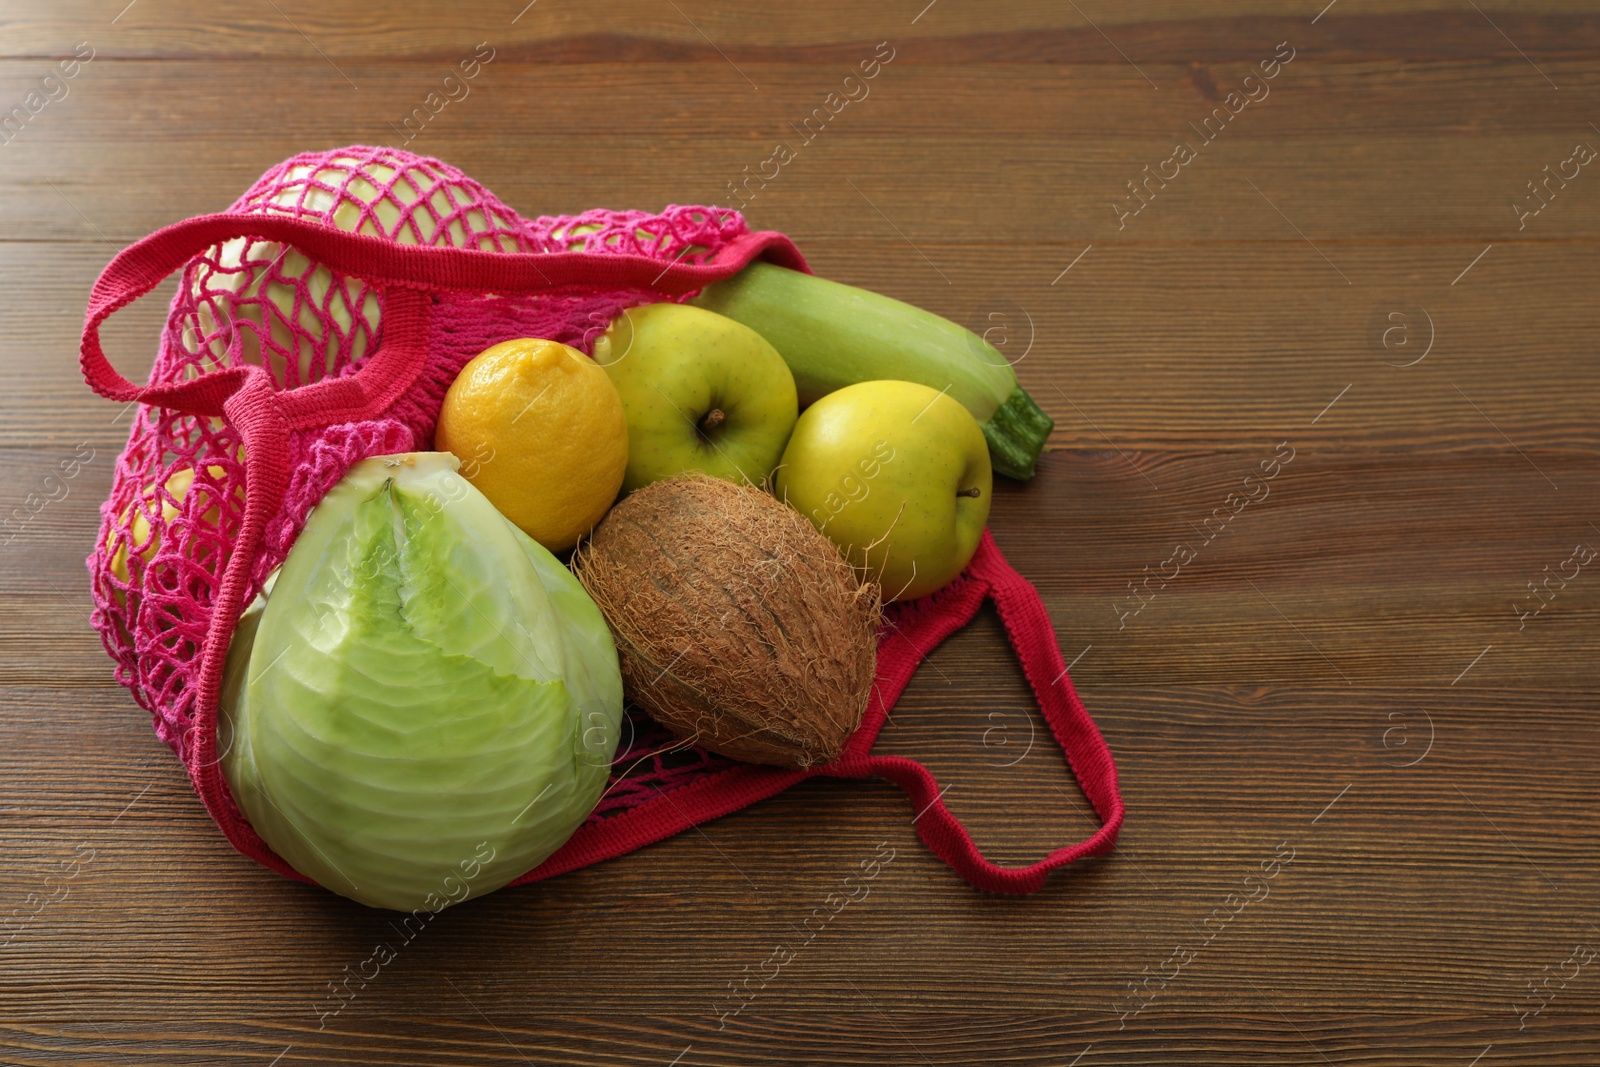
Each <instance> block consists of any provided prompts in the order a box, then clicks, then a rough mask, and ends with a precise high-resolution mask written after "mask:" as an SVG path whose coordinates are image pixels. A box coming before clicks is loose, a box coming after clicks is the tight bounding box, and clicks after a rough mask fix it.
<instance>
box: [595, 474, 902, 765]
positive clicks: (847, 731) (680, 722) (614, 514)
mask: <svg viewBox="0 0 1600 1067" xmlns="http://www.w3.org/2000/svg"><path fill="white" fill-rule="evenodd" d="M573 570H574V571H575V572H576V573H577V575H578V578H579V580H581V581H582V582H583V585H584V588H586V589H588V591H589V595H590V596H592V597H593V598H594V600H595V602H596V603H597V604H598V605H599V606H600V610H601V611H602V612H603V613H604V614H605V617H606V620H607V622H609V623H610V625H611V632H612V635H613V636H614V637H615V639H616V643H617V650H618V655H619V658H620V660H621V664H622V680H623V686H624V689H625V690H626V692H627V694H628V697H629V699H631V700H632V701H633V702H634V703H635V704H637V705H639V706H640V707H641V708H643V709H644V710H645V711H647V712H649V713H650V714H651V715H652V716H653V717H654V718H655V719H656V720H657V721H659V722H661V723H662V724H663V725H665V726H666V727H668V728H669V729H671V730H672V731H673V732H674V733H676V734H678V735H679V736H680V737H682V738H684V739H686V740H688V741H691V742H693V743H695V744H698V745H700V746H702V747H704V748H707V749H710V750H711V751H713V752H718V753H721V754H722V755H724V756H729V757H732V758H733V759H739V760H746V761H749V762H752V763H768V764H773V765H776V766H780V767H799V768H804V767H810V766H812V765H814V764H818V763H826V762H828V761H830V760H832V759H834V758H835V757H837V756H838V755H839V752H840V750H841V749H842V748H843V747H844V743H845V741H846V739H848V738H849V736H850V735H851V734H852V733H853V732H854V731H855V730H856V728H857V727H858V726H860V725H861V716H862V713H863V712H864V711H865V710H866V705H867V697H868V694H869V693H870V691H871V688H872V682H873V677H874V673H875V670H876V658H877V656H876V649H877V643H876V631H877V624H878V619H879V614H880V609H881V600H880V594H879V590H878V588H877V586H876V585H874V584H872V583H870V582H867V583H863V582H862V581H861V580H860V579H859V578H858V576H857V574H856V572H855V571H854V570H853V569H852V568H851V566H850V564H849V563H848V562H847V561H846V560H845V558H844V557H843V556H842V555H841V554H840V552H839V550H838V549H837V548H835V547H834V545H833V543H832V542H831V541H829V540H828V539H827V538H826V537H824V536H823V535H822V534H821V533H819V532H818V531H817V529H816V528H815V527H814V526H812V525H811V523H810V522H809V521H808V520H807V519H806V518H805V517H804V516H803V515H801V514H800V513H799V512H797V511H795V510H794V509H792V508H790V507H788V506H787V505H785V504H782V503H780V502H778V501H777V500H775V499H773V498H772V497H771V496H770V495H769V494H767V493H765V492H763V491H761V490H760V489H757V488H754V487H752V486H748V485H734V484H733V483H731V482H726V481H722V480H720V479H716V478H711V477H707V476H705V475H700V474H693V475H685V476H680V477H677V478H672V479H668V480H666V481H661V482H656V483H653V484H651V485H647V486H645V487H643V488H641V489H639V490H637V491H636V492H634V493H633V494H632V495H630V496H628V497H627V498H626V499H625V500H623V501H622V502H621V503H619V504H617V505H616V506H615V507H614V508H612V509H611V511H610V512H609V513H608V514H607V515H606V518H605V520H604V521H603V522H601V524H600V525H599V527H598V528H597V529H596V530H595V531H594V535H593V537H591V538H590V539H589V540H588V541H587V542H585V543H584V544H583V545H581V546H579V549H578V551H577V552H576V553H575V555H574V557H573Z"/></svg>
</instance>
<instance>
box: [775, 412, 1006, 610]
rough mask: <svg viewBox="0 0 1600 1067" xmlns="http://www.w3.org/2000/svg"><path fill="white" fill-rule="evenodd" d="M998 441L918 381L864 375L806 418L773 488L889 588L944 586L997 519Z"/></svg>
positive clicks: (893, 593) (919, 590) (904, 595)
mask: <svg viewBox="0 0 1600 1067" xmlns="http://www.w3.org/2000/svg"><path fill="white" fill-rule="evenodd" d="M992 490H993V476H992V474H991V472H990V468H989V446H988V444H987V443H986V442H985V441H984V439H983V430H982V429H981V428H980V427H979V426H978V422H977V420H976V419H974V418H973V417H972V415H971V414H970V413H969V412H968V411H967V409H966V408H964V407H962V406H961V404H960V403H959V402H958V401H955V400H952V399H951V398H950V397H949V396H947V395H946V394H944V393H942V392H940V391H938V390H935V389H930V388H929V387H927V386H926V385H918V384H916V383H915V382H898V381H875V382H858V383H857V384H855V385H849V386H846V387H845V388H843V389H839V390H837V391H835V392H832V393H829V394H828V395H826V396H824V397H823V398H822V399H821V400H818V401H817V402H816V403H814V404H812V405H811V406H810V407H808V408H806V410H805V411H804V412H803V413H802V414H801V415H800V420H799V421H798V422H797V423H795V427H794V433H793V434H791V435H790V437H789V447H788V448H786V449H784V452H783V460H782V462H781V463H780V464H779V466H778V473H777V478H776V481H775V485H774V492H776V493H777V495H778V498H779V499H780V500H784V501H786V502H787V503H788V504H790V505H791V506H792V507H794V508H796V509H798V510H799V511H800V513H801V514H803V515H805V516H806V517H807V518H809V519H810V520H811V522H812V523H813V524H814V525H815V526H816V527H817V529H819V530H821V531H822V532H823V533H824V534H826V535H827V536H828V538H829V539H830V540H832V541H833V543H834V544H836V545H838V546H839V548H840V549H841V550H842V551H843V552H844V553H845V555H846V556H847V557H848V558H849V560H850V562H851V563H852V564H854V565H855V566H857V567H860V568H862V569H863V570H864V571H865V572H866V574H867V576H868V577H870V578H872V579H874V580H876V581H877V582H878V583H879V584H880V586H881V587H882V589H883V597H884V599H885V600H911V599H914V598H916V597H919V596H926V595H927V594H929V593H931V592H933V591H934V590H935V589H938V588H939V587H940V586H943V585H944V584H945V583H947V582H948V581H950V579H952V578H954V577H955V576H956V575H958V574H960V573H961V569H962V568H963V567H965V566H966V565H967V561H968V560H970V559H971V558H972V554H973V552H975V551H977V548H978V539H979V538H980V537H982V536H983V527H984V523H986V522H988V521H989V499H990V495H991V492H992Z"/></svg>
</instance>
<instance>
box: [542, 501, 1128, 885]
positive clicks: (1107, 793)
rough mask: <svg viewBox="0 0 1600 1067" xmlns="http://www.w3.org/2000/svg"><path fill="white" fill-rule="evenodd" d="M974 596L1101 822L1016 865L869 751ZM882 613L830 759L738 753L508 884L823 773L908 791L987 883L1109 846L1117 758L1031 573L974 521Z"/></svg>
mask: <svg viewBox="0 0 1600 1067" xmlns="http://www.w3.org/2000/svg"><path fill="white" fill-rule="evenodd" d="M985 599H989V600H993V601H994V603H995V606H996V608H998V609H999V613H1000V620H1001V622H1002V623H1003V624H1004V626H1005V628H1006V636H1007V638H1008V640H1009V641H1010V643H1011V647H1012V648H1013V649H1014V650H1015V651H1016V654H1017V658H1018V660H1019V661H1020V663H1021V664H1022V669H1023V673H1024V674H1025V675H1026V677H1027V679H1028V684H1029V685H1030V686H1031V687H1032V689H1033V693H1034V696H1035V698H1036V699H1037V700H1038V702H1039V709H1040V711H1041V712H1042V713H1043V715H1044V719H1045V722H1046V723H1047V724H1048V725H1049V727H1050V730H1051V733H1052V735H1053V736H1054V737H1055V739H1056V742H1057V743H1058V744H1059V745H1060V746H1061V750H1062V753H1063V755H1064V756H1065V758H1066V763H1067V767H1068V769H1069V770H1071V772H1072V773H1073V775H1074V776H1075V777H1076V778H1077V780H1078V783H1079V785H1080V787H1081V788H1082V790H1083V793H1084V795H1085V796H1086V797H1088V799H1089V802H1090V804H1092V805H1093V806H1094V810H1095V813H1096V814H1097V815H1098V816H1099V817H1100V820H1101V826H1100V828H1099V829H1098V830H1097V831H1095V833H1094V834H1092V835H1091V836H1090V837H1088V838H1087V839H1086V840H1084V841H1080V842H1078V843H1077V844H1071V845H1064V846H1062V847H1060V848H1057V849H1055V850H1053V851H1051V852H1050V854H1049V855H1047V856H1045V857H1044V858H1043V859H1041V860H1039V861H1038V862H1036V863H1032V864H1029V865H1028V866H1025V867H1002V866H1000V865H999V864H997V863H994V862H992V861H991V860H989V859H988V858H987V857H985V856H984V855H983V853H982V851H981V850H980V849H979V848H978V846H977V845H976V844H975V843H974V842H973V840H972V835H971V834H970V833H969V832H968V831H967V828H966V827H965V826H964V825H963V824H962V823H961V820H960V819H958V818H956V816H955V815H954V814H953V813H952V812H951V811H950V809H949V808H948V807H946V806H945V803H944V794H945V793H947V792H948V791H949V790H948V789H943V790H942V789H940V788H939V783H938V782H937V781H936V780H935V779H934V777H933V775H932V774H931V773H930V772H929V771H928V769H927V768H926V767H924V766H923V765H922V764H920V763H918V762H917V761H916V760H913V759H909V758H907V757H904V756H875V755H873V754H872V748H873V745H874V744H876V742H877V739H878V734H879V732H880V731H881V730H882V729H883V727H884V724H885V723H886V722H887V721H888V716H889V709H890V708H891V707H893V706H894V704H895V702H896V701H897V700H898V699H899V698H900V694H901V692H902V691H903V690H904V689H905V687H906V683H908V682H909V681H910V680H911V675H912V674H913V673H914V672H915V671H916V669H917V664H918V663H920V662H921V661H922V659H923V658H924V657H925V656H927V654H928V653H930V652H932V651H933V649H934V647H935V646H936V645H938V644H939V642H941V641H943V640H944V639H945V638H946V637H949V636H950V635H951V634H953V633H955V632H956V631H957V630H959V629H961V628H962V627H963V626H965V625H966V624H967V623H968V622H970V621H972V617H973V616H974V615H975V614H977V612H978V609H979V608H980V607H982V606H983V602H984V600H985ZM901 622H903V623H904V625H903V626H901V625H894V624H891V626H890V630H891V633H890V635H889V636H888V637H887V638H886V639H885V640H883V641H881V642H880V643H879V646H878V676H877V682H876V684H875V685H874V686H873V688H872V696H871V699H870V700H869V702H868V704H867V711H866V714H865V716H863V718H862V722H861V727H860V729H859V730H857V731H856V733H855V734H854V735H853V736H852V737H851V738H850V741H849V742H848V743H847V744H846V746H845V751H844V753H843V754H842V755H840V757H839V758H838V759H837V760H835V761H834V762H832V763H829V764H826V765H825V766H821V767H814V768H811V769H809V770H804V771H787V770H781V769H779V768H776V767H761V766H756V765H754V764H739V765H737V766H733V767H729V768H727V769H726V770H723V771H719V772H717V773H716V774H714V775H711V776H708V777H706V778H702V779H700V780H699V781H696V782H694V783H692V784H690V785H686V786H684V787H682V788H681V789H678V790H675V791H674V792H673V793H672V794H671V795H670V796H669V795H667V794H660V795H658V796H656V797H654V798H652V799H650V800H648V801H645V802H644V803H642V804H639V805H637V806H635V807H634V808H632V809H630V810H628V811H625V812H622V813H620V814H617V815H612V816H609V817H607V818H606V819H604V820H602V821H600V822H598V823H586V824H585V825H583V826H581V827H579V829H578V831H577V833H575V834H573V835H572V838H571V839H570V840H568V841H567V843H566V844H565V845H563V846H562V847H561V848H560V849H558V850H557V851H556V852H555V854H554V855H552V856H551V857H550V858H549V859H547V860H545V861H544V863H542V864H541V865H540V866H538V867H537V868H535V869H534V870H532V871H529V872H528V873H527V874H525V875H523V876H522V877H521V878H518V879H517V880H516V881H515V882H513V883H512V884H513V885H521V884H524V883H526V882H536V881H539V880H541V879H544V878H551V877H554V876H555V875H558V874H564V873H566V872H567V871H573V870H577V869H578V868H580V867H587V866H588V865H590V864H592V863H598V862H600V861H602V860H607V859H612V858H614V857H616V856H621V855H623V854H625V853H628V852H631V851H633V850H634V849H636V848H642V847H643V846H645V845H648V844H651V843H653V842H656V841H661V840H663V839H665V838H668V837H671V836H672V835H673V834H677V833H681V832H683V831H684V830H687V829H689V828H690V827H692V826H696V825H698V824H700V823H703V822H706V821H708V820H711V819H716V818H720V817H721V816H723V815H728V814H731V813H733V812H735V811H738V810H739V809H741V808H744V807H748V806H749V805H751V804H754V803H755V802H756V801H758V800H765V799H766V798H767V797H770V796H775V795H777V794H778V793H781V792H783V791H784V790H785V789H788V788H789V787H790V786H792V785H794V784H796V783H797V782H801V781H804V780H805V779H807V778H810V777H813V776H816V775H824V776H828V777H834V778H866V777H869V776H874V775H875V776H878V777H882V778H887V779H889V780H890V781H892V782H894V783H895V784H896V785H898V786H899V787H900V788H902V789H904V790H905V791H906V793H907V794H908V795H909V796H910V798H911V802H912V804H913V805H914V807H915V809H916V814H915V815H914V816H913V818H912V824H913V825H914V826H915V827H916V828H917V833H918V834H919V835H920V836H921V838H922V840H923V841H924V843H926V844H927V846H928V848H929V849H930V850H931V851H932V852H933V853H934V854H935V855H936V856H938V857H939V858H940V859H942V860H944V861H945V862H946V863H948V864H949V865H950V866H951V867H953V868H954V869H955V871H956V873H957V874H959V875H961V877H962V878H964V879H966V881H967V882H968V883H969V884H971V885H973V886H975V887H976V888H978V889H982V890H985V891H987V892H991V893H1013V894H1021V893H1033V892H1036V891H1037V890H1039V889H1040V888H1042V887H1043V886H1044V884H1045V879H1046V877H1047V876H1048V875H1049V873H1050V872H1051V871H1053V870H1055V869H1056V868H1057V867H1060V866H1062V865H1063V864H1067V863H1071V862H1072V861H1073V860H1077V859H1082V858H1084V857H1086V856H1100V855H1104V854H1105V853H1107V852H1109V851H1111V848H1112V846H1113V845H1115V844H1116V841H1117V833H1118V832H1119V831H1120V830H1121V828H1122V814H1123V808H1122V794H1121V792H1120V791H1119V789H1118V787H1117V768H1116V763H1115V762H1114V760H1113V759H1112V755H1111V750H1110V748H1109V747H1108V746H1107V745H1106V742H1105V738H1103V737H1102V736H1101V734H1100V731H1099V729H1098V728H1097V727H1096V726H1095V724H1094V720H1093V719H1091V718H1090V717H1089V713H1088V711H1087V710H1086V709H1085V708H1084V706H1083V702H1082V701H1080V700H1079V699H1078V694H1077V693H1076V692H1075V691H1074V690H1073V687H1072V679H1071V678H1069V677H1068V676H1067V668H1066V666H1065V664H1064V663H1063V662H1062V656H1061V648H1060V646H1059V645H1058V644H1057V643H1056V638H1055V630H1054V627H1053V626H1052V625H1051V622H1050V616H1049V613H1048V612H1046V611H1045V607H1044V602H1043V601H1042V600H1040V599H1039V593H1038V591H1037V590H1036V589H1035V588H1034V587H1033V584H1032V583H1031V582H1029V581H1028V580H1027V579H1026V578H1023V577H1022V576H1021V575H1020V574H1018V573H1017V572H1016V571H1015V570H1014V569H1013V568H1012V567H1011V564H1009V563H1007V562H1006V558H1005V556H1004V555H1002V554H1001V552H1000V549H999V547H998V546H997V545H996V544H995V543H994V538H993V537H992V536H991V535H990V533H989V531H987V530H985V531H984V533H983V539H982V540H981V541H980V542H979V543H978V551H977V553H976V554H975V555H974V556H973V557H972V562H971V563H969V564H968V565H967V569H966V570H965V571H963V572H962V574H961V576H960V577H959V578H957V579H956V580H955V581H954V582H952V583H951V584H950V585H948V586H946V587H945V588H944V589H943V590H941V591H940V592H938V593H935V594H934V595H933V596H932V597H929V598H928V599H926V600H924V601H921V602H920V603H918V604H917V606H916V610H914V611H913V612H911V613H910V614H909V615H906V616H902V617H901Z"/></svg>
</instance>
